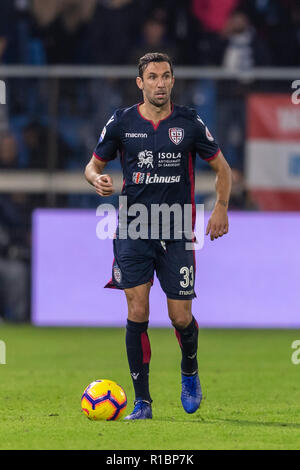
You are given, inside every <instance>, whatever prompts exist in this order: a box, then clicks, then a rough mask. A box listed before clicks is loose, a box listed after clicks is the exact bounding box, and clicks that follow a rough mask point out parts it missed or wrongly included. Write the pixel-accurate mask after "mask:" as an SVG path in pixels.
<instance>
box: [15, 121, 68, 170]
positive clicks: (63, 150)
mask: <svg viewBox="0 0 300 470" xmlns="http://www.w3.org/2000/svg"><path fill="white" fill-rule="evenodd" d="M54 137H55V138H56V139H57V156H58V161H57V162H56V168H57V169H62V168H66V167H67V165H68V162H69V159H70V157H71V153H72V152H71V148H70V147H69V146H68V145H67V144H66V142H65V141H64V139H63V138H62V137H61V136H59V135H55V136H54ZM23 138H24V143H25V146H26V149H27V152H28V167H29V168H32V169H45V168H48V166H49V162H48V153H47V142H48V141H49V129H48V128H47V127H45V126H43V125H41V124H40V123H39V122H36V121H32V122H31V123H29V124H28V125H27V126H26V127H25V128H24V129H23Z"/></svg>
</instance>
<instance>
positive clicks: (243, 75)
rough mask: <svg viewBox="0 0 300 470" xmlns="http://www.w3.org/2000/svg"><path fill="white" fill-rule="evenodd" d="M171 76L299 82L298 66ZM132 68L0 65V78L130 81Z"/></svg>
mask: <svg viewBox="0 0 300 470" xmlns="http://www.w3.org/2000/svg"><path fill="white" fill-rule="evenodd" d="M174 73H175V76H176V77H177V78H181V79H189V80H192V79H199V78H211V79H213V80H226V79H227V80H228V79H236V80H239V79H243V80H244V79H245V80H246V79H248V80H250V79H251V80H255V79H260V80H295V79H300V68H299V67H288V68H281V67H254V68H252V69H249V70H227V69H225V68H222V67H187V66H177V67H176V66H175V72H174ZM136 75H137V67H136V66H120V65H99V66H84V65H83V66H74V65H62V66H61V65H59V66H57V65H48V66H30V65H9V66H0V78H120V79H122V78H123V79H124V78H134V77H136Z"/></svg>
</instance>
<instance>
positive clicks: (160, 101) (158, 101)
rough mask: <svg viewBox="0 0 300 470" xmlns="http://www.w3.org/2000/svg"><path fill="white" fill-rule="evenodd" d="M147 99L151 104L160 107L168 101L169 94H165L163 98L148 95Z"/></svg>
mask: <svg viewBox="0 0 300 470" xmlns="http://www.w3.org/2000/svg"><path fill="white" fill-rule="evenodd" d="M148 101H149V103H150V104H152V105H153V106H156V107H157V108H162V107H163V106H165V105H166V104H167V103H168V102H169V101H170V95H168V94H166V96H165V98H164V99H156V98H155V96H154V97H153V98H149V97H148Z"/></svg>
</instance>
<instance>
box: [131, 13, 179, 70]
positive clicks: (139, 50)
mask: <svg viewBox="0 0 300 470" xmlns="http://www.w3.org/2000/svg"><path fill="white" fill-rule="evenodd" d="M157 13H158V12H157ZM157 13H156V14H157ZM153 51H159V52H164V53H166V54H168V55H169V56H170V57H176V48H175V45H174V44H173V43H171V42H170V41H169V39H168V38H167V26H166V23H165V20H164V19H163V18H161V17H159V16H158V17H157V16H156V15H155V12H154V13H153V16H151V17H150V18H148V19H147V20H146V21H145V23H144V25H143V27H142V33H141V39H140V44H139V45H138V47H136V48H134V49H133V50H132V53H131V57H130V62H131V63H133V64H137V63H138V60H139V58H140V57H142V56H143V55H145V54H146V53H147V52H153Z"/></svg>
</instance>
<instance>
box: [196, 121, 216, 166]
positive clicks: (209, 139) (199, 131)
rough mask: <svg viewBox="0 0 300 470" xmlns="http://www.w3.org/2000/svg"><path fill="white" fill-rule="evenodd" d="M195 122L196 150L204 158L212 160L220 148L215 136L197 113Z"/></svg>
mask: <svg viewBox="0 0 300 470" xmlns="http://www.w3.org/2000/svg"><path fill="white" fill-rule="evenodd" d="M194 124H195V150H196V152H197V153H198V155H199V157H200V158H202V159H203V160H206V161H210V160H213V159H214V158H216V157H217V156H218V154H219V152H220V148H219V145H218V143H217V142H216V140H215V139H214V137H213V136H212V135H211V133H210V132H209V130H208V128H207V126H206V125H205V124H204V122H203V121H202V119H201V118H200V117H199V116H198V115H197V114H196V112H195V117H194Z"/></svg>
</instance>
